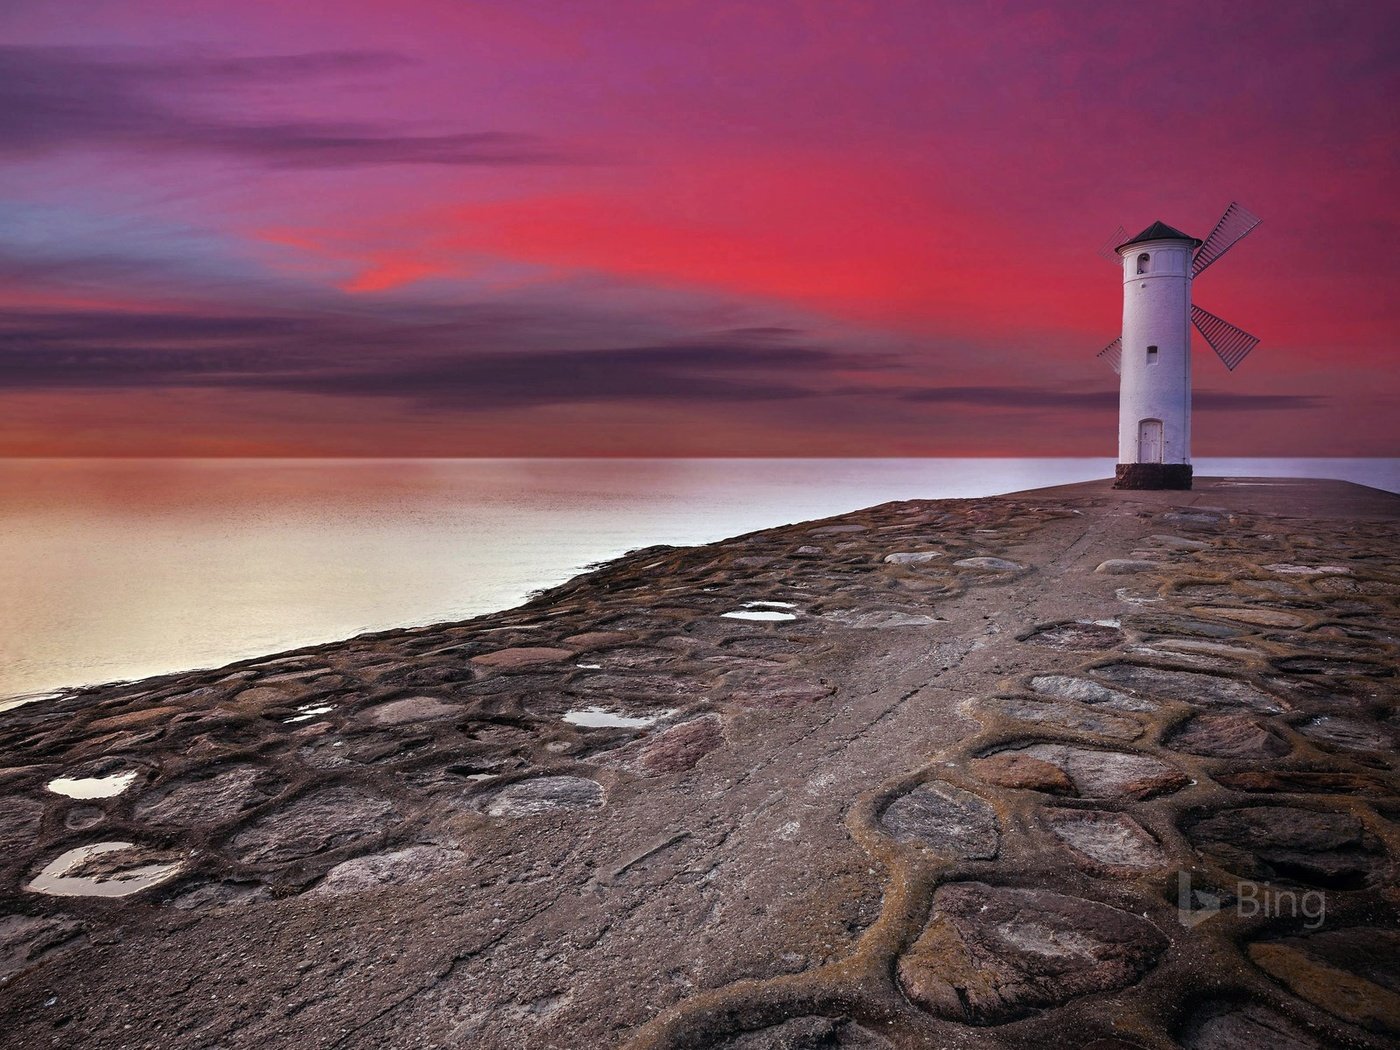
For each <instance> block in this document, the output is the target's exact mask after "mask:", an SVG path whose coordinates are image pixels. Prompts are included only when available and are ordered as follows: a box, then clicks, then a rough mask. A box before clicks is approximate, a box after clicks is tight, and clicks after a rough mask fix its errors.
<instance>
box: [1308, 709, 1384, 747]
mask: <svg viewBox="0 0 1400 1050" xmlns="http://www.w3.org/2000/svg"><path fill="white" fill-rule="evenodd" d="M1297 728H1298V732H1300V733H1302V734H1303V736H1305V737H1307V738H1308V739H1309V740H1311V741H1313V742H1314V743H1316V744H1318V745H1319V746H1321V747H1324V748H1329V749H1332V748H1338V749H1342V750H1361V751H1391V750H1393V749H1394V747H1395V742H1396V735H1395V733H1394V732H1393V731H1392V730H1391V729H1389V728H1388V727H1387V726H1383V725H1381V724H1380V723H1379V722H1368V721H1362V720H1361V719H1359V718H1347V717H1346V716H1345V715H1320V716H1318V717H1317V718H1313V719H1310V720H1309V721H1307V722H1304V723H1303V724H1302V725H1300V726H1298V727H1297Z"/></svg>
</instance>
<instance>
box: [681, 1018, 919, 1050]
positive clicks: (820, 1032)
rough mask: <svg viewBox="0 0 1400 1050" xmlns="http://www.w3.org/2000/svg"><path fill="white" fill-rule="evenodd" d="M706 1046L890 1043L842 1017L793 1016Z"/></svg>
mask: <svg viewBox="0 0 1400 1050" xmlns="http://www.w3.org/2000/svg"><path fill="white" fill-rule="evenodd" d="M706 1045H707V1046H708V1047H709V1050H889V1048H890V1047H891V1046H892V1045H893V1044H891V1043H890V1042H889V1041H888V1040H887V1039H885V1038H883V1037H881V1036H878V1035H876V1034H874V1033H873V1032H871V1031H870V1030H869V1029H867V1028H863V1027H861V1026H860V1025H858V1024H856V1023H855V1022H854V1021H850V1020H847V1019H846V1018H843V1017H794V1018H792V1019H791V1020H787V1021H784V1022H782V1023H781V1024H776V1025H770V1026H768V1027H767V1028H761V1029H759V1030H757V1031H753V1032H745V1033H743V1034H742V1035H736V1036H732V1037H730V1038H728V1039H725V1040H724V1041H723V1042H719V1043H708V1044H706Z"/></svg>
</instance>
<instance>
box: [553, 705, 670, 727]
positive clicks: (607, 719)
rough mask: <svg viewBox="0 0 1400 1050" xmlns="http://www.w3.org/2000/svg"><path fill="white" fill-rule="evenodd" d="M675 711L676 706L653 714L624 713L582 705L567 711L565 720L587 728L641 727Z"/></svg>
mask: <svg viewBox="0 0 1400 1050" xmlns="http://www.w3.org/2000/svg"><path fill="white" fill-rule="evenodd" d="M675 713H676V710H675V708H668V709H666V710H665V711H657V712H656V713H655V714H651V715H624V714H623V713H622V712H620V711H609V710H608V709H607V708H606V707H581V708H575V709H574V710H572V711H566V712H565V713H564V721H565V722H568V723H569V724H570V725H576V726H582V727H583V728H585V729H639V728H641V727H642V726H649V725H651V724H652V723H654V722H657V721H659V720H660V719H663V718H666V717H667V716H668V715H673V714H675Z"/></svg>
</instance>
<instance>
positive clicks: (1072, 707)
mask: <svg viewBox="0 0 1400 1050" xmlns="http://www.w3.org/2000/svg"><path fill="white" fill-rule="evenodd" d="M981 706H982V707H983V708H985V709H986V710H987V711H989V712H996V713H998V714H1000V715H1002V716H1004V717H1006V718H1014V719H1016V720H1018V721H1021V722H1027V723H1030V724H1032V725H1036V724H1046V725H1057V726H1063V727H1064V728H1066V729H1074V730H1078V731H1079V732H1082V733H1096V734H1098V735H1099V736H1107V737H1112V738H1114V739H1115V740H1135V739H1137V738H1138V737H1139V736H1141V735H1142V732H1143V727H1142V725H1141V724H1139V723H1138V722H1135V721H1133V720H1132V719H1131V718H1124V717H1123V716H1122V715H1114V714H1109V713H1108V712H1107V711H1103V710H1097V709H1095V708H1092V707H1088V706H1086V705H1084V704H1077V703H1074V702H1073V701H1068V700H1063V701H1062V700H1035V699H1032V698H1031V697H1028V696H1013V697H993V698H991V699H988V700H984V701H981Z"/></svg>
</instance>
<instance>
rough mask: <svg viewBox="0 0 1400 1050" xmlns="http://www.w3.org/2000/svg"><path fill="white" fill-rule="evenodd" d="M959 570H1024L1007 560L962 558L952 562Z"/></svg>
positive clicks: (1015, 562)
mask: <svg viewBox="0 0 1400 1050" xmlns="http://www.w3.org/2000/svg"><path fill="white" fill-rule="evenodd" d="M953 564H954V565H956V566H957V567H958V568H959V569H980V570H982V571H983V572H1020V571H1021V570H1022V569H1024V568H1025V566H1024V565H1022V564H1021V563H1020V562H1018V561H1012V560H1011V559H1009V558H962V559H959V560H958V561H955V562H953Z"/></svg>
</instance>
